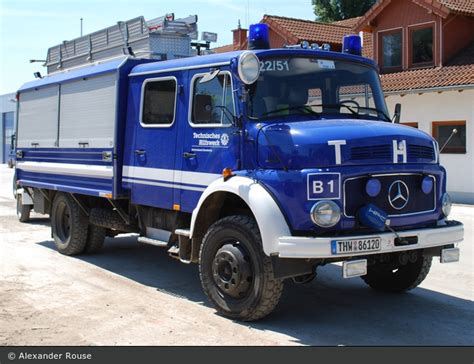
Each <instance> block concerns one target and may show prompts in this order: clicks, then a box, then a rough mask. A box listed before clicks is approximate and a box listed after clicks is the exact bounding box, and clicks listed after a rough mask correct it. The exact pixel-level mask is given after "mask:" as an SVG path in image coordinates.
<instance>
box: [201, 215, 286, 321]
mask: <svg viewBox="0 0 474 364" xmlns="http://www.w3.org/2000/svg"><path fill="white" fill-rule="evenodd" d="M229 241H236V242H238V245H239V246H240V244H242V247H244V248H245V249H246V252H248V256H246V257H245V258H246V259H248V260H247V261H248V262H250V263H249V265H250V266H251V267H252V269H253V270H252V276H253V279H252V280H250V281H249V282H250V283H249V285H250V288H249V290H248V291H249V292H248V295H247V296H245V297H244V298H237V299H236V298H233V297H231V296H229V295H227V294H226V293H224V292H223V291H222V290H221V289H220V288H219V287H218V285H217V283H216V282H215V280H214V278H213V268H212V267H213V266H212V265H213V261H214V259H215V256H216V254H217V253H218V251H219V249H221V248H222V247H223V246H224V245H226V244H228V242H229ZM199 273H200V278H201V284H202V287H203V289H204V292H205V293H206V295H207V297H208V298H209V300H210V301H211V302H212V303H213V304H214V306H215V307H216V309H217V311H218V312H219V313H221V314H222V315H223V316H226V317H229V318H232V319H237V320H241V321H255V320H259V319H261V318H263V317H265V316H267V315H268V314H269V313H270V312H272V311H273V309H274V308H275V307H276V305H277V304H278V301H279V300H280V297H281V294H282V291H283V282H282V280H279V279H275V278H274V276H273V267H272V264H271V260H270V258H269V257H268V256H266V255H265V253H264V252H263V248H262V239H261V236H260V231H259V229H258V226H257V223H256V222H255V220H254V219H253V218H251V217H248V216H244V215H235V216H228V217H225V218H223V219H221V220H219V221H217V222H216V223H214V224H213V225H212V226H211V227H210V228H209V230H208V231H207V233H206V235H205V236H204V239H203V242H202V244H201V248H200V252H199Z"/></svg>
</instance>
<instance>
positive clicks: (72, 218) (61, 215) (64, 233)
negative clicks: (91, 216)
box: [51, 193, 89, 255]
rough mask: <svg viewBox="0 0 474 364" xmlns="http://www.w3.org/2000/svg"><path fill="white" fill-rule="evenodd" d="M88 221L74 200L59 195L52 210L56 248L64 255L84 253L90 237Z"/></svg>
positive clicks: (52, 226)
mask: <svg viewBox="0 0 474 364" xmlns="http://www.w3.org/2000/svg"><path fill="white" fill-rule="evenodd" d="M88 228H89V224H88V219H87V216H86V215H85V214H84V212H83V211H82V210H81V208H80V207H79V205H78V204H77V202H76V201H74V199H73V198H72V197H71V196H69V195H67V194H64V193H58V194H57V195H56V197H55V198H54V201H53V208H52V210H51V231H52V235H53V239H54V243H55V245H56V248H57V249H58V251H59V252H60V253H61V254H64V255H77V254H81V253H83V252H84V249H85V247H86V243H87V237H88Z"/></svg>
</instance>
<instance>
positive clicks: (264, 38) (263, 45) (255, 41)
mask: <svg viewBox="0 0 474 364" xmlns="http://www.w3.org/2000/svg"><path fill="white" fill-rule="evenodd" d="M269 48H270V37H269V35H268V24H263V23H259V24H252V25H251V26H250V27H249V38H248V49H269Z"/></svg>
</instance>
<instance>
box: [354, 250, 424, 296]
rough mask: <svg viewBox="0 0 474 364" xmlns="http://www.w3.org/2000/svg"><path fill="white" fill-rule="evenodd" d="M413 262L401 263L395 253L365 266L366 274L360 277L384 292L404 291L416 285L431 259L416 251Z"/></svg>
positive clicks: (422, 277) (421, 278)
mask: <svg viewBox="0 0 474 364" xmlns="http://www.w3.org/2000/svg"><path fill="white" fill-rule="evenodd" d="M416 253H417V257H416V260H415V261H414V262H410V261H408V262H407V263H406V264H404V265H401V264H400V263H399V262H398V257H397V256H396V255H394V256H392V259H391V260H390V261H388V262H377V263H375V264H373V265H369V266H368V267H367V275H365V276H362V277H361V278H362V279H363V280H364V282H365V283H367V284H368V285H369V286H370V287H371V288H373V289H375V290H377V291H385V292H405V291H409V290H411V289H413V288H415V287H417V286H418V285H419V284H420V283H421V282H423V280H424V279H425V278H426V276H427V275H428V273H429V271H430V268H431V261H432V259H433V257H432V256H430V255H424V254H423V252H422V251H417V252H416Z"/></svg>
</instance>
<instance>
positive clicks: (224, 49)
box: [212, 44, 234, 53]
mask: <svg viewBox="0 0 474 364" xmlns="http://www.w3.org/2000/svg"><path fill="white" fill-rule="evenodd" d="M233 50H234V45H233V44H226V45H223V46H220V47H215V48H212V51H213V52H215V53H224V52H232V51H233Z"/></svg>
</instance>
